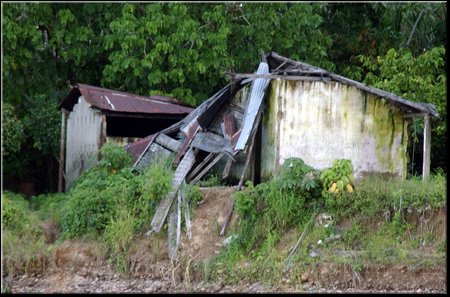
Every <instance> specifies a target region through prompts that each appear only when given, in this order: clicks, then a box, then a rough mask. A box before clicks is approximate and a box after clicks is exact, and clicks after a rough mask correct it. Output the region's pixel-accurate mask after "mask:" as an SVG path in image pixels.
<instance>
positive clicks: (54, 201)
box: [30, 193, 67, 224]
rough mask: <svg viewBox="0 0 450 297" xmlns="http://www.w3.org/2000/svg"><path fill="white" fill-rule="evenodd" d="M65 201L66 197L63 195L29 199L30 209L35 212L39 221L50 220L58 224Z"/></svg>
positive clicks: (54, 194) (39, 196)
mask: <svg viewBox="0 0 450 297" xmlns="http://www.w3.org/2000/svg"><path fill="white" fill-rule="evenodd" d="M66 201H67V195H66V194H65V193H52V194H41V195H38V196H33V197H32V198H31V200H30V208H31V209H32V210H33V211H36V212H37V215H38V216H39V218H40V219H41V220H45V219H51V220H53V221H55V223H57V224H60V222H61V216H62V210H63V208H64V205H65V202H66Z"/></svg>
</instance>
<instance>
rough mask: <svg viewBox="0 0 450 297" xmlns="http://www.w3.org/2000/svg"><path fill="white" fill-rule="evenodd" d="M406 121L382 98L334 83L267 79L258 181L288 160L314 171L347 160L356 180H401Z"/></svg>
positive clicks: (404, 167)
mask: <svg viewBox="0 0 450 297" xmlns="http://www.w3.org/2000/svg"><path fill="white" fill-rule="evenodd" d="M407 137H408V134H407V121H406V120H404V119H403V115H402V113H401V112H400V111H399V110H398V109H397V108H395V107H394V106H392V105H391V104H389V103H387V102H385V101H384V99H381V98H377V97H376V96H374V95H372V94H369V93H366V92H364V91H361V90H359V89H357V88H355V87H352V86H348V85H345V84H341V83H338V82H329V83H324V82H306V81H287V80H281V79H277V80H272V83H271V90H270V94H269V96H268V98H267V99H266V102H265V110H264V116H263V131H262V144H261V146H262V152H261V154H262V158H261V171H262V174H261V175H262V178H263V179H267V178H269V177H270V176H271V175H272V174H273V173H274V172H275V171H277V170H278V169H279V166H280V165H281V164H282V163H283V161H284V160H285V159H287V158H289V157H299V158H302V159H303V160H304V161H305V163H307V164H308V165H310V166H313V167H315V168H318V169H324V168H326V167H329V166H331V163H332V162H333V160H335V159H341V158H346V159H350V160H352V163H353V168H354V174H355V177H356V178H360V177H362V176H365V175H368V174H373V173H381V174H384V175H390V176H392V175H394V176H398V177H402V178H404V177H406V166H407V154H406V148H407V142H408V141H407V140H408V139H407Z"/></svg>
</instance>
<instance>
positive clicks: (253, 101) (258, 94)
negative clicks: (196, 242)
mask: <svg viewBox="0 0 450 297" xmlns="http://www.w3.org/2000/svg"><path fill="white" fill-rule="evenodd" d="M268 73H269V65H268V64H267V63H265V62H261V63H260V64H259V67H258V71H256V74H268ZM269 82H270V79H266V78H257V79H255V80H254V81H253V82H252V87H251V91H250V99H249V103H248V106H247V110H246V113H245V117H244V125H243V127H242V132H241V134H240V136H239V139H238V141H237V143H236V146H235V148H234V151H235V153H237V152H239V151H241V150H244V149H245V146H246V145H247V142H248V139H249V137H250V133H251V132H252V130H253V126H254V125H255V119H256V116H257V114H258V112H259V111H260V109H261V103H262V100H263V97H264V93H265V91H266V88H267V86H268V85H269Z"/></svg>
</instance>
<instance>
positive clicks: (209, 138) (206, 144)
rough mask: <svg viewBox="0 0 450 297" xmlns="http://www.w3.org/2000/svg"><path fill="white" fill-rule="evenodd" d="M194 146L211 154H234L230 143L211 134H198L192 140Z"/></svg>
mask: <svg viewBox="0 0 450 297" xmlns="http://www.w3.org/2000/svg"><path fill="white" fill-rule="evenodd" d="M192 146H193V147H196V148H199V149H201V150H203V151H205V152H210V153H220V152H228V153H229V154H233V150H232V148H231V143H230V141H229V140H227V139H225V138H223V137H221V136H219V135H217V134H214V133H211V132H198V133H197V135H195V137H194V140H192Z"/></svg>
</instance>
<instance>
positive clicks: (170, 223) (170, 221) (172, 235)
mask: <svg viewBox="0 0 450 297" xmlns="http://www.w3.org/2000/svg"><path fill="white" fill-rule="evenodd" d="M176 229H177V207H176V206H175V203H173V204H172V206H171V207H170V212H169V216H168V218H167V239H168V247H169V248H168V252H169V258H170V260H173V259H174V257H175V254H176V250H177V234H176Z"/></svg>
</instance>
